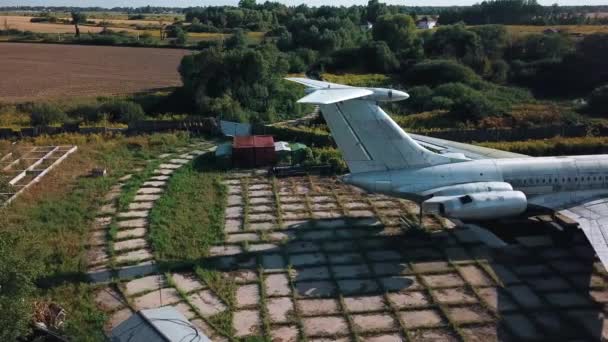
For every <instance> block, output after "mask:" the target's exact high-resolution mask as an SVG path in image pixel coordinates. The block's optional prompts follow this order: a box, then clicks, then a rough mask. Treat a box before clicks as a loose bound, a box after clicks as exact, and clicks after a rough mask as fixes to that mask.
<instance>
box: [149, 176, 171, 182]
mask: <svg viewBox="0 0 608 342" xmlns="http://www.w3.org/2000/svg"><path fill="white" fill-rule="evenodd" d="M169 178H171V177H169V176H166V175H161V176H152V177H150V180H151V181H166V180H168V179H169Z"/></svg>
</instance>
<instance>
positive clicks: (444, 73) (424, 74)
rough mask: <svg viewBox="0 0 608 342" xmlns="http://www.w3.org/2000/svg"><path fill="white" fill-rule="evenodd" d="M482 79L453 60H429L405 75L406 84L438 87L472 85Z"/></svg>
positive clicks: (404, 81) (415, 66) (417, 65)
mask: <svg viewBox="0 0 608 342" xmlns="http://www.w3.org/2000/svg"><path fill="white" fill-rule="evenodd" d="M480 80H481V79H480V78H479V76H478V75H477V74H475V72H474V71H473V70H472V69H471V68H469V67H466V66H464V65H462V64H460V63H458V62H456V61H453V60H441V59H437V60H428V61H424V62H420V63H418V64H416V65H414V66H413V67H412V68H410V69H409V70H408V71H407V72H406V73H405V75H404V78H403V83H405V84H425V85H429V86H436V85H439V84H443V83H448V82H461V83H467V84H472V83H475V82H479V81H480Z"/></svg>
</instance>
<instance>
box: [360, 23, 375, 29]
mask: <svg viewBox="0 0 608 342" xmlns="http://www.w3.org/2000/svg"><path fill="white" fill-rule="evenodd" d="M373 28H374V24H372V23H370V22H369V21H368V22H367V24H364V25H361V29H362V30H363V31H369V30H371V29H373Z"/></svg>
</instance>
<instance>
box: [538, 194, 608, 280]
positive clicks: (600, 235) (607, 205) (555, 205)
mask: <svg viewBox="0 0 608 342" xmlns="http://www.w3.org/2000/svg"><path fill="white" fill-rule="evenodd" d="M529 203H530V204H535V205H539V206H542V207H545V208H549V209H553V210H555V211H557V212H559V213H560V214H562V215H564V216H566V217H568V218H570V219H572V220H574V221H576V222H577V223H578V224H579V227H580V228H581V229H582V231H583V232H584V233H585V236H587V239H588V240H589V243H591V246H592V247H593V249H594V250H595V252H596V254H597V256H598V257H599V259H600V261H601V262H602V264H603V265H604V267H606V268H607V269H608V190H584V191H572V192H562V193H554V194H549V195H545V196H537V197H533V198H531V199H529Z"/></svg>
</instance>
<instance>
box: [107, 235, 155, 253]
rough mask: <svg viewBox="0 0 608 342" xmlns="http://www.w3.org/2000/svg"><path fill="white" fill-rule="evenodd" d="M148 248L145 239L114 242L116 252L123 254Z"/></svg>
mask: <svg viewBox="0 0 608 342" xmlns="http://www.w3.org/2000/svg"><path fill="white" fill-rule="evenodd" d="M147 246H148V242H147V241H146V240H145V239H142V238H137V239H131V240H124V241H118V242H114V251H116V252H121V251H125V250H131V249H140V248H144V247H147Z"/></svg>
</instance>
